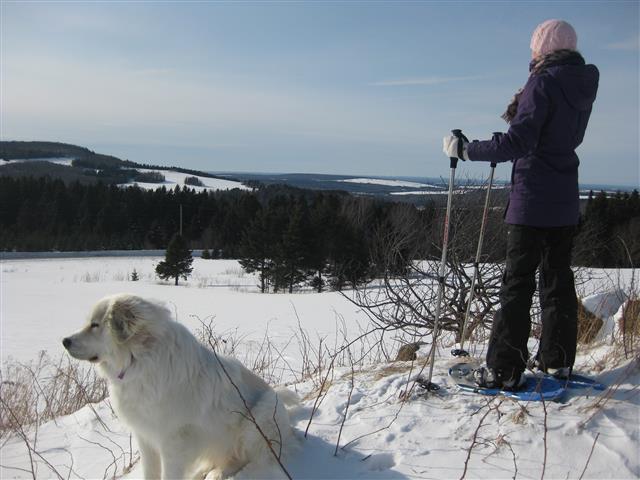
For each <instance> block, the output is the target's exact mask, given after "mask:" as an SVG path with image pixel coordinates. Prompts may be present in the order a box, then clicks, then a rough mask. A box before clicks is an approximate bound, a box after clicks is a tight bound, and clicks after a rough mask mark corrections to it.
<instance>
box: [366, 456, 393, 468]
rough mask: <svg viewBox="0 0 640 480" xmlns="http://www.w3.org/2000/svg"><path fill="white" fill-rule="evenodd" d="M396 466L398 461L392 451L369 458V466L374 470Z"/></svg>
mask: <svg viewBox="0 0 640 480" xmlns="http://www.w3.org/2000/svg"><path fill="white" fill-rule="evenodd" d="M395 466H396V461H395V459H394V458H393V455H392V454H391V453H379V454H377V455H372V456H371V457H369V458H367V468H368V469H369V471H372V472H380V471H382V470H389V469H390V468H393V467H395Z"/></svg>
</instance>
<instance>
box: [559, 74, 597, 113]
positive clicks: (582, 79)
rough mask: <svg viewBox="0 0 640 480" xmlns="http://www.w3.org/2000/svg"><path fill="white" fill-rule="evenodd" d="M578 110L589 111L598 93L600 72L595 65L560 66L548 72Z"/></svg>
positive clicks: (568, 100) (570, 103)
mask: <svg viewBox="0 0 640 480" xmlns="http://www.w3.org/2000/svg"><path fill="white" fill-rule="evenodd" d="M547 72H548V74H549V75H551V76H552V77H553V78H554V79H556V81H557V82H558V84H559V85H560V88H561V89H562V93H563V94H564V96H565V98H566V99H567V102H569V105H571V106H572V107H573V108H575V109H576V110H589V109H590V108H591V106H592V105H593V102H594V101H595V99H596V94H597V93H598V81H599V79H600V72H599V71H598V69H597V67H596V66H595V65H558V66H555V67H551V68H549V69H548V70H547Z"/></svg>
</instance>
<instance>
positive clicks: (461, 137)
mask: <svg viewBox="0 0 640 480" xmlns="http://www.w3.org/2000/svg"><path fill="white" fill-rule="evenodd" d="M451 133H452V134H453V136H454V137H457V138H458V156H457V157H449V166H450V167H451V168H456V167H457V166H458V159H460V158H462V159H464V156H463V155H464V145H463V143H462V140H464V141H466V142H469V139H467V137H465V136H464V134H463V133H462V130H460V129H459V128H456V129H454V130H451Z"/></svg>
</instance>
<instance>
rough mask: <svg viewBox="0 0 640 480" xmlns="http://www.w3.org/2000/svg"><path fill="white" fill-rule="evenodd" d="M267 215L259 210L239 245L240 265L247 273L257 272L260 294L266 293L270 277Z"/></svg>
mask: <svg viewBox="0 0 640 480" xmlns="http://www.w3.org/2000/svg"><path fill="white" fill-rule="evenodd" d="M269 227H270V225H269V218H268V214H267V212H266V211H264V210H260V211H259V212H258V214H257V215H256V217H255V218H254V219H253V220H252V221H251V222H250V223H249V225H248V226H247V228H246V229H245V231H244V234H243V236H242V241H241V244H240V259H239V262H240V265H241V266H242V268H243V269H244V270H245V271H246V272H248V273H253V272H258V276H259V278H260V292H262V293H265V292H266V291H267V288H268V285H269V281H270V279H271V275H272V269H273V261H272V257H273V255H272V246H273V239H272V237H271V234H270V228H269Z"/></svg>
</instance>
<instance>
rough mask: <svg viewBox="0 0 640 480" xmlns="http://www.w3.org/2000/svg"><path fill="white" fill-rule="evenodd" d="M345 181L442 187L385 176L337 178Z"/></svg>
mask: <svg viewBox="0 0 640 480" xmlns="http://www.w3.org/2000/svg"><path fill="white" fill-rule="evenodd" d="M338 181H339V182H346V183H364V184H368V185H382V186H385V187H408V188H442V185H429V184H428V183H418V182H408V181H405V180H392V179H385V178H347V179H344V180H338Z"/></svg>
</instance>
